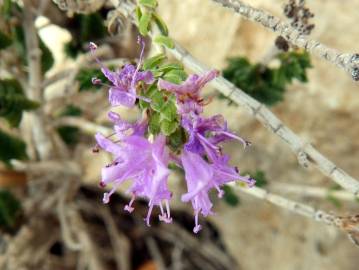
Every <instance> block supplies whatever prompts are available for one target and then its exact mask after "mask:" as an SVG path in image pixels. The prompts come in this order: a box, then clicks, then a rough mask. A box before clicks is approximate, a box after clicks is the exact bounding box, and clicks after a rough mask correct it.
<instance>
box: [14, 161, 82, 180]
mask: <svg viewBox="0 0 359 270" xmlns="http://www.w3.org/2000/svg"><path fill="white" fill-rule="evenodd" d="M11 165H12V166H13V167H14V169H15V170H17V171H25V172H27V173H36V174H48V173H56V172H57V173H62V174H66V175H74V176H79V175H81V168H80V167H79V165H78V163H76V162H73V161H66V160H56V161H40V162H23V161H20V160H15V159H13V160H11Z"/></svg>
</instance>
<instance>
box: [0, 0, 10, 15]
mask: <svg viewBox="0 0 359 270" xmlns="http://www.w3.org/2000/svg"><path fill="white" fill-rule="evenodd" d="M11 6H12V3H11V0H3V4H2V6H1V13H2V14H4V17H5V18H9V17H10V12H11Z"/></svg>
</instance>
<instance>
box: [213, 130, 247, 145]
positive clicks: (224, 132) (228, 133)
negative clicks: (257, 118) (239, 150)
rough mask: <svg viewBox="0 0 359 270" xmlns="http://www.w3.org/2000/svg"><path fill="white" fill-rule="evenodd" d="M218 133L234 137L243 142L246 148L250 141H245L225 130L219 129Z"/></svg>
mask: <svg viewBox="0 0 359 270" xmlns="http://www.w3.org/2000/svg"><path fill="white" fill-rule="evenodd" d="M218 133H221V134H224V135H226V136H228V137H230V138H233V139H236V140H238V141H240V142H241V143H242V144H243V147H244V148H246V147H247V146H250V145H251V143H250V142H249V141H246V140H244V139H242V138H241V137H239V136H237V135H234V134H232V133H230V132H227V131H219V132H218Z"/></svg>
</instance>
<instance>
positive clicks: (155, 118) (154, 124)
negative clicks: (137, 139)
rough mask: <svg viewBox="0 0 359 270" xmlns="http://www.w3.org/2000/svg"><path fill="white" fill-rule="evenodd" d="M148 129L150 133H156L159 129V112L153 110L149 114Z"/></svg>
mask: <svg viewBox="0 0 359 270" xmlns="http://www.w3.org/2000/svg"><path fill="white" fill-rule="evenodd" d="M148 130H149V132H150V133H151V134H153V135H157V134H158V133H160V131H161V127H160V114H159V113H157V112H154V113H152V114H151V116H150V120H149V122H148Z"/></svg>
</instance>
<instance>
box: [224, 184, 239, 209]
mask: <svg viewBox="0 0 359 270" xmlns="http://www.w3.org/2000/svg"><path fill="white" fill-rule="evenodd" d="M222 189H223V191H224V196H223V199H224V201H225V202H226V203H227V204H228V205H230V206H232V207H235V206H238V205H239V203H240V201H239V197H238V196H237V194H236V193H235V192H234V191H233V189H232V187H230V186H228V185H224V186H223V187H222Z"/></svg>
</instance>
